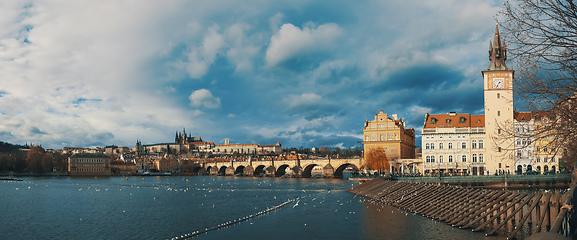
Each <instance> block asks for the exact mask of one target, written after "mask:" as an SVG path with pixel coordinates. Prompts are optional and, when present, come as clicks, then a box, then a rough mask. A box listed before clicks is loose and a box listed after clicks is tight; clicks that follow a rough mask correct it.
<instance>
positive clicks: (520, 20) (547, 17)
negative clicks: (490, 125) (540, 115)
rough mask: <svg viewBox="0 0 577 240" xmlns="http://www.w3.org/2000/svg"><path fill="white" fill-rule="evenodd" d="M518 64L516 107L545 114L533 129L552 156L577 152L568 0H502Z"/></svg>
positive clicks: (574, 55) (575, 69)
mask: <svg viewBox="0 0 577 240" xmlns="http://www.w3.org/2000/svg"><path fill="white" fill-rule="evenodd" d="M501 13H502V14H503V15H504V17H505V21H504V22H502V23H501V26H502V29H504V32H505V33H506V39H507V41H508V42H509V44H510V45H508V46H507V48H508V51H509V56H510V57H512V58H513V62H514V63H515V64H516V67H515V69H516V78H515V94H516V99H517V100H516V103H517V109H523V110H525V111H532V112H540V111H544V112H545V115H548V117H547V118H546V121H541V123H540V124H539V125H538V127H536V128H535V132H534V141H536V142H537V141H543V140H546V141H545V142H546V143H547V145H548V149H550V150H553V153H554V154H555V155H557V154H559V155H561V154H563V155H565V156H564V161H565V162H566V163H569V164H568V165H573V163H574V159H570V157H569V153H570V152H571V153H574V152H577V149H574V148H576V147H577V144H575V142H576V141H577V98H576V96H577V95H576V93H577V61H576V60H577V6H575V4H574V3H573V1H566V0H518V1H514V2H506V3H505V7H504V9H503V11H502V12H501ZM561 149H563V151H562V152H560V150H561Z"/></svg>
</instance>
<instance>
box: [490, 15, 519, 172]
mask: <svg viewBox="0 0 577 240" xmlns="http://www.w3.org/2000/svg"><path fill="white" fill-rule="evenodd" d="M489 60H490V61H491V65H490V66H489V68H488V69H486V70H485V71H482V73H483V79H484V92H485V148H486V149H485V153H486V156H485V161H486V166H487V171H488V172H489V174H494V173H496V172H501V173H507V172H509V173H513V172H514V171H515V166H514V155H513V152H514V151H513V149H514V143H515V142H514V137H513V135H512V134H511V133H512V131H513V127H514V125H513V124H514V123H513V118H514V114H513V111H514V108H513V77H514V73H515V71H514V70H512V69H510V68H508V67H507V66H506V65H505V60H507V48H506V46H505V42H504V41H503V42H501V36H500V35H499V28H498V26H496V27H495V37H494V39H493V43H491V42H489Z"/></svg>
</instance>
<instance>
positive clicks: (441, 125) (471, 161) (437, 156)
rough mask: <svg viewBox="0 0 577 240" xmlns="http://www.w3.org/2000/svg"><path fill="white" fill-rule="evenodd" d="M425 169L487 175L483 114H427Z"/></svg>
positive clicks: (451, 173)
mask: <svg viewBox="0 0 577 240" xmlns="http://www.w3.org/2000/svg"><path fill="white" fill-rule="evenodd" d="M421 137H422V143H423V162H424V164H423V172H424V173H425V174H429V173H438V172H443V173H444V174H448V175H463V174H471V175H484V174H485V173H486V172H485V171H486V166H485V161H484V152H485V149H484V148H485V144H484V139H485V122H484V116H483V115H470V114H468V113H459V114H457V113H448V114H435V115H429V114H427V115H426V116H425V124H424V126H423V132H422V134H421Z"/></svg>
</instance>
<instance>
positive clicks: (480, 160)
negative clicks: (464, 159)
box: [479, 153, 483, 162]
mask: <svg viewBox="0 0 577 240" xmlns="http://www.w3.org/2000/svg"><path fill="white" fill-rule="evenodd" d="M479 162H483V154H482V153H480V154H479Z"/></svg>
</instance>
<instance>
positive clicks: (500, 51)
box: [488, 24, 509, 70]
mask: <svg viewBox="0 0 577 240" xmlns="http://www.w3.org/2000/svg"><path fill="white" fill-rule="evenodd" d="M489 60H490V61H491V65H489V69H488V70H508V69H509V68H507V66H506V65H505V60H507V47H505V41H503V42H501V34H500V33H499V25H498V24H497V25H495V36H494V38H493V43H492V44H491V41H489Z"/></svg>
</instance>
